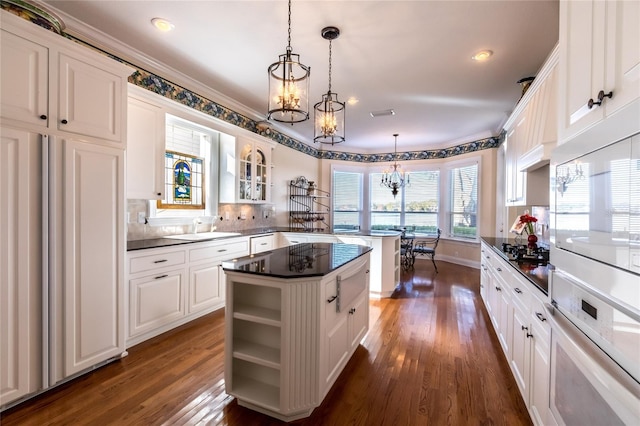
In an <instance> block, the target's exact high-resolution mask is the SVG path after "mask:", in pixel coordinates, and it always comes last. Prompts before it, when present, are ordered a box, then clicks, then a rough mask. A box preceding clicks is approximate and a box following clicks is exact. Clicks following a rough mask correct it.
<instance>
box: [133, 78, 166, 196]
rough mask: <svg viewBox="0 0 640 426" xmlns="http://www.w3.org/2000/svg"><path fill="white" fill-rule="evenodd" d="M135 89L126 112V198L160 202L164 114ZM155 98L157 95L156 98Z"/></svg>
mask: <svg viewBox="0 0 640 426" xmlns="http://www.w3.org/2000/svg"><path fill="white" fill-rule="evenodd" d="M142 90H143V89H139V88H137V87H135V86H130V87H129V103H128V110H127V117H128V118H127V198H131V199H135V198H139V199H143V200H161V199H162V197H163V191H164V162H163V159H164V151H165V112H164V110H163V109H162V108H161V106H160V105H157V104H156V103H154V102H152V101H151V100H148V99H147V98H146V97H145V96H143V95H141V94H140V92H141V91H142ZM155 96H157V95H155Z"/></svg>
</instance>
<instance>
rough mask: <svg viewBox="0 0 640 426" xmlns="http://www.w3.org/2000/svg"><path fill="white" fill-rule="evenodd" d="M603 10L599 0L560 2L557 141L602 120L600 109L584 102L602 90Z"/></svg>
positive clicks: (603, 60)
mask: <svg viewBox="0 0 640 426" xmlns="http://www.w3.org/2000/svg"><path fill="white" fill-rule="evenodd" d="M605 7H606V4H605V2H603V1H600V0H585V1H561V2H560V35H559V36H560V41H559V43H560V61H559V70H560V82H561V83H560V114H559V119H560V120H561V121H560V125H559V128H558V131H559V133H560V134H559V135H558V136H559V139H560V140H561V141H564V140H567V139H569V138H571V137H572V136H574V135H576V134H577V133H579V132H580V131H582V130H583V129H585V128H587V127H589V126H591V125H592V124H594V123H596V122H598V121H600V120H602V118H603V117H604V108H599V107H593V108H591V109H589V107H588V105H587V103H588V102H589V99H596V98H597V95H598V91H600V90H601V89H602V90H604V87H602V86H603V83H604V69H605V60H607V58H605ZM605 102H608V100H607V101H605Z"/></svg>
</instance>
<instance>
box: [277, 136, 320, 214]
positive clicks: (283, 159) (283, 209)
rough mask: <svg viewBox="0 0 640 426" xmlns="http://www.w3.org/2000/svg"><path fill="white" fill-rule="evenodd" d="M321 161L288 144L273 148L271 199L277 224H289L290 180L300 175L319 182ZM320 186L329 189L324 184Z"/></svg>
mask: <svg viewBox="0 0 640 426" xmlns="http://www.w3.org/2000/svg"><path fill="white" fill-rule="evenodd" d="M320 162H321V160H318V159H316V158H313V157H311V156H310V155H307V154H303V153H301V152H299V151H296V150H294V149H291V148H287V147H286V146H282V145H278V146H277V147H276V149H274V150H273V169H272V170H273V171H272V175H271V177H272V182H273V186H272V187H271V201H272V202H273V206H274V207H275V209H276V215H275V217H276V226H289V196H288V194H289V182H291V180H293V179H295V178H297V177H298V176H304V177H306V178H307V179H308V180H313V181H316V182H318V181H319V179H318V177H319V175H320ZM319 188H320V189H323V190H326V191H328V190H329V188H328V187H323V186H322V185H319Z"/></svg>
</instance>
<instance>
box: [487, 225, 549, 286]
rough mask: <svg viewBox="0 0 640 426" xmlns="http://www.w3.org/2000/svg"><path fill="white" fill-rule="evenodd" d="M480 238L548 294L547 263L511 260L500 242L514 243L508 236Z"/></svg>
mask: <svg viewBox="0 0 640 426" xmlns="http://www.w3.org/2000/svg"><path fill="white" fill-rule="evenodd" d="M482 240H483V241H484V242H485V243H487V244H488V245H490V246H491V248H492V249H493V251H494V252H495V253H496V254H498V255H499V256H500V257H502V258H503V259H504V260H505V261H507V262H508V263H509V264H510V265H511V266H512V267H513V268H514V269H515V270H516V271H518V272H519V273H520V274H521V275H522V276H524V277H525V278H526V279H527V280H529V281H530V282H531V283H532V284H533V285H534V286H536V287H537V288H538V289H539V290H540V291H541V292H542V293H544V295H545V296H546V295H548V294H549V265H548V264H547V263H544V262H543V263H536V262H530V261H516V260H511V259H509V257H508V256H507V255H506V253H505V252H503V251H502V243H508V244H515V240H513V239H509V238H495V237H482Z"/></svg>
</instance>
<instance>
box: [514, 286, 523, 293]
mask: <svg viewBox="0 0 640 426" xmlns="http://www.w3.org/2000/svg"><path fill="white" fill-rule="evenodd" d="M513 291H515V292H516V293H518V294H522V290H520V289H519V288H518V287H516V288H514V289H513Z"/></svg>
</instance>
